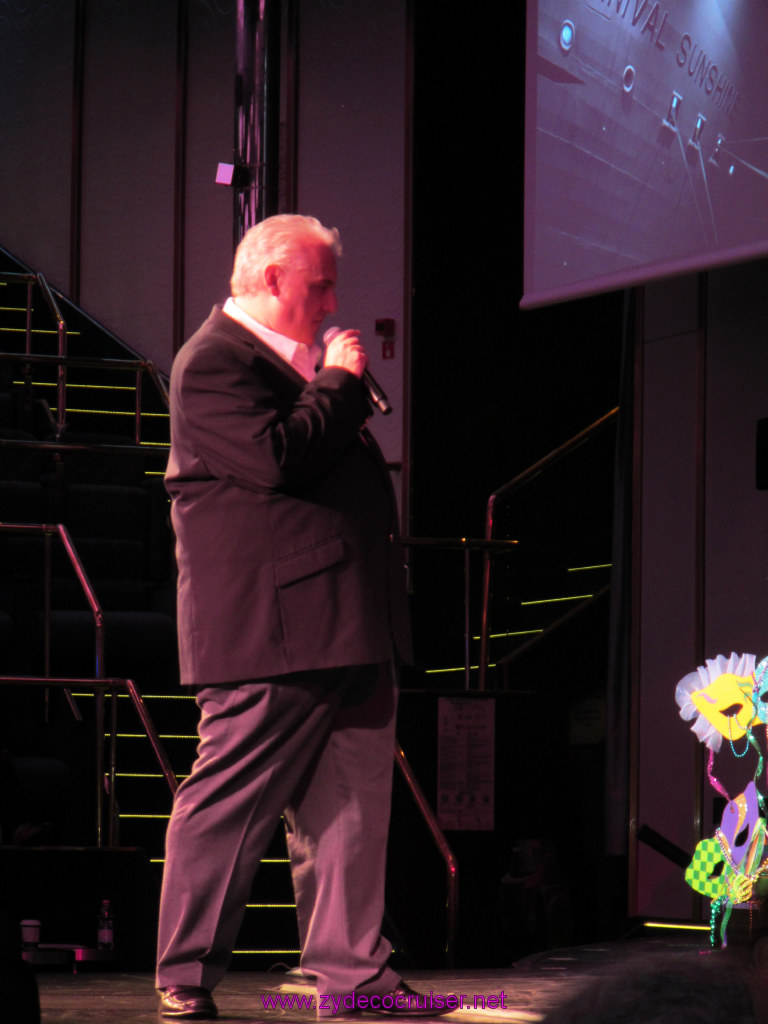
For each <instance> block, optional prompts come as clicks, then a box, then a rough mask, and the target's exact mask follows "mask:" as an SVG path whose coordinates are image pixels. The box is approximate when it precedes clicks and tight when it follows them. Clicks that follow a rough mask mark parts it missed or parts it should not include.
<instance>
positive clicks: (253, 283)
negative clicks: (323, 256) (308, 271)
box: [230, 213, 341, 297]
mask: <svg viewBox="0 0 768 1024" xmlns="http://www.w3.org/2000/svg"><path fill="white" fill-rule="evenodd" d="M318 242H319V243H320V244H322V245H327V246H328V247H329V248H330V250H331V252H332V253H333V254H334V256H341V240H340V238H339V232H338V231H337V229H336V228H327V227H325V226H324V225H323V224H321V223H320V221H319V220H318V219H317V218H316V217H303V216H301V215H300V214H297V213H283V214H278V215H277V216H275V217H267V219H266V220H263V221H260V222H259V223H258V224H255V225H254V226H253V227H252V228H249V229H248V231H246V233H245V234H244V235H243V238H242V241H241V242H240V244H239V245H238V247H237V252H236V253H235V266H234V269H233V271H232V280H231V282H230V285H231V289H232V295H233V296H235V297H237V296H238V295H253V294H255V293H256V292H257V291H258V290H259V282H260V280H261V279H262V275H263V271H264V270H265V268H266V267H268V266H269V265H270V264H276V265H277V266H279V267H289V266H293V265H295V263H296V257H297V255H298V253H299V252H300V251H301V249H302V247H303V246H304V245H306V244H308V243H309V244H312V243H318Z"/></svg>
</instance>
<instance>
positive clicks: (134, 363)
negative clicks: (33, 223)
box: [0, 271, 169, 444]
mask: <svg viewBox="0 0 768 1024" xmlns="http://www.w3.org/2000/svg"><path fill="white" fill-rule="evenodd" d="M0 280H3V281H9V282H11V283H14V282H18V283H20V284H26V285H27V318H26V331H25V342H24V356H25V359H26V362H35V363H41V364H43V363H46V362H53V363H55V364H56V367H57V371H56V431H57V434H58V435H59V436H60V435H61V434H62V433H63V431H64V430H65V429H66V414H67V400H66V386H67V368H68V367H71V366H78V367H83V366H93V367H98V368H100V369H102V368H104V367H105V366H106V367H107V368H108V369H134V368H135V370H136V415H135V438H136V444H139V443H140V441H141V427H140V424H141V381H142V374H143V373H144V372H146V373H148V374H149V377H150V379H151V380H152V383H153V384H154V385H155V388H156V389H157V392H158V394H159V395H160V398H161V400H162V401H163V403H164V405H165V407H166V409H167V408H168V406H169V401H168V389H167V387H166V385H165V383H164V381H163V379H162V377H161V375H160V372H159V370H158V369H157V367H156V366H155V364H154V363H153V362H152V361H151V360H146V359H133V360H127V359H83V358H78V357H74V358H73V357H72V356H70V355H69V353H68V351H67V347H68V342H67V324H66V321H65V319H64V317H63V316H62V313H61V308H60V306H59V303H58V302H57V301H56V296H55V295H54V293H53V291H52V289H51V288H50V286H49V284H48V282H47V280H46V278H45V275H44V274H43V273H42V272H38V273H34V272H29V273H15V272H13V271H6V272H3V273H0ZM35 285H37V286H38V287H39V289H40V293H41V295H42V297H43V299H44V301H45V304H46V305H47V306H48V309H49V310H50V312H51V315H52V316H53V319H54V320H55V322H56V335H57V353H56V355H55V356H44V355H33V354H32V294H33V290H34V287H35ZM0 358H3V359H15V360H18V359H19V358H20V354H14V353H2V354H0Z"/></svg>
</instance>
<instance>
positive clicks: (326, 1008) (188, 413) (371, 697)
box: [157, 215, 424, 1019]
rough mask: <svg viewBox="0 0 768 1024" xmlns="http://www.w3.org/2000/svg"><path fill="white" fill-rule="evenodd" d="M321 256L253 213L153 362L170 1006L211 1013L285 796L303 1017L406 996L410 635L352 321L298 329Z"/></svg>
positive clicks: (325, 268) (183, 1014)
mask: <svg viewBox="0 0 768 1024" xmlns="http://www.w3.org/2000/svg"><path fill="white" fill-rule="evenodd" d="M339 254H340V244H339V239H338V234H337V232H336V231H335V230H329V229H327V228H325V227H323V226H322V225H321V224H320V223H319V222H318V221H316V220H315V219H314V218H305V217H298V216H293V215H290V216H279V217H272V218H269V219H268V220H266V221H263V222H262V223H261V224H258V225H257V226H256V227H254V228H252V229H251V230H250V231H249V232H248V233H247V234H246V235H245V237H244V239H243V241H242V243H241V244H240V246H239V248H238V251H237V254H236V257H235V267H234V272H233V277H232V297H231V298H230V299H229V300H228V301H227V303H226V304H225V305H224V306H223V307H215V308H214V310H213V311H212V313H211V315H210V317H209V318H208V320H207V321H206V322H205V323H204V324H203V325H202V327H201V328H200V329H199V330H198V331H197V333H196V334H195V335H194V336H193V337H192V338H191V339H190V340H189V341H188V342H187V343H186V344H185V345H184V346H183V348H182V349H181V351H180V352H179V354H178V356H177V358H176V360H175V363H174V366H173V371H172V374H171V440H172V444H171V455H170V459H169V463H168V471H167V476H166V483H167V487H168V490H169V492H170V494H171V497H172V516H173V524H174V528H175V531H176V538H177V560H178V572H179V579H178V622H179V649H180V665H181V677H182V683H184V684H186V685H189V686H193V687H194V688H195V693H196V699H197V702H198V704H199V707H200V712H201V718H200V725H199V735H200V745H199V747H198V756H197V760H196V761H195V764H194V767H193V770H192V773H191V775H190V777H189V778H188V779H186V780H185V781H184V782H183V783H182V785H181V786H180V787H179V790H178V792H177V795H176V799H175V801H174V808H173V813H172V815H171V821H170V824H169V826H168V834H167V842H166V864H165V874H164V879H163V891H162V898H161V907H160V922H159V952H158V967H157V986H158V989H159V990H160V994H161V1012H162V1014H163V1015H164V1016H166V1017H174V1018H187V1019H189V1018H198V1019H200V1018H206V1017H213V1016H215V1015H216V1006H215V1004H214V1002H213V999H212V997H211V994H210V993H211V990H212V989H213V988H214V987H215V985H216V984H217V983H218V982H219V981H220V980H221V978H222V977H223V975H224V973H225V972H226V969H227V965H228V962H229V959H230V956H231V951H232V946H233V943H234V941H235V938H236V935H237V932H238V928H239V925H240V922H241V919H242V915H243V910H244V906H245V903H246V900H247V898H248V896H249V893H250V887H251V883H252V880H253V876H254V874H255V872H256V870H257V868H258V866H259V862H260V859H261V857H262V856H263V855H264V852H265V850H266V847H267V844H268V843H269V841H270V839H271V837H272V834H273V832H274V830H275V828H276V826H277V824H278V822H279V820H280V815H281V814H284V816H285V821H286V823H287V836H288V850H289V855H290V859H291V870H292V875H293V882H294V889H295V895H296V904H297V913H298V920H299V931H300V937H301V944H302V961H301V963H302V968H303V970H304V971H305V972H306V973H307V974H308V975H310V976H314V977H315V978H316V983H317V994H318V997H319V998H318V1015H319V1016H323V1015H326V1014H327V1015H330V1014H331V1012H332V1008H333V1006H334V1005H336V1006H337V1008H338V999H339V997H341V996H348V995H349V994H353V995H355V996H356V997H359V996H367V997H375V998H374V999H373V1000H372V1001H373V1002H374V1003H375V1004H376V1005H378V1004H379V1003H380V1002H382V1000H381V998H380V997H383V996H386V997H387V998H386V999H385V1000H383V1004H384V1005H383V1007H382V1008H383V1009H386V1008H388V1007H390V1008H391V1009H393V1010H394V1012H397V1011H398V1010H399V1011H400V1012H404V1011H405V1010H406V1009H407V1005H406V1004H407V1002H408V999H407V998H404V994H405V995H406V996H407V994H408V993H410V990H409V989H408V988H407V986H405V985H404V983H403V982H402V981H401V979H400V978H399V977H398V975H397V974H396V973H395V972H393V971H392V970H391V968H390V967H388V965H387V959H388V955H389V952H390V945H389V943H388V942H387V941H386V939H385V938H384V937H383V936H382V935H381V932H380V929H381V923H382V917H383V910H384V902H383V890H384V868H385V848H386V837H387V830H388V822H389V808H390V792H391V782H392V756H393V753H392V752H393V742H394V722H395V708H396V690H395V684H394V680H393V675H392V668H391V666H392V663H393V660H394V659H396V658H397V657H401V658H406V659H407V658H408V657H409V655H410V636H409V629H408V622H407V609H406V596H405V588H404V581H403V558H402V552H401V549H400V545H399V542H398V539H397V536H398V531H397V516H396V508H395V504H394V500H393V494H392V488H391V484H390V480H389V476H388V473H387V468H386V465H385V463H384V460H383V458H382V456H381V453H380V451H379V449H378V447H377V446H376V444H375V442H374V441H373V439H372V438H371V436H370V435H369V434H368V433H367V431H366V430H365V429H364V428H365V423H366V420H367V418H368V417H369V416H370V414H371V407H370V405H369V402H368V399H367V396H366V392H365V388H364V386H363V384H362V382H361V376H362V374H363V371H364V369H365V365H366V356H365V352H364V350H363V347H362V344H361V342H360V337H359V332H358V331H354V330H345V331H341V332H339V333H338V334H337V335H336V336H335V337H334V338H333V340H332V341H330V343H329V344H328V346H327V348H326V350H325V354H324V357H323V356H322V352H321V350H320V349H319V348H317V346H316V344H315V339H316V335H317V333H318V330H319V328H320V325H321V324H322V322H323V320H324V319H325V318H326V317H327V316H328V315H329V314H332V313H334V312H335V311H336V295H335V286H336V257H337V256H338V255H339ZM321 358H322V368H321V369H320V370H319V371H317V372H316V371H315V366H316V364H317V361H318V360H319V359H321ZM414 1008H417V1007H415V1006H414ZM411 1012H412V1011H411ZM423 1012H424V1010H422V1013H423Z"/></svg>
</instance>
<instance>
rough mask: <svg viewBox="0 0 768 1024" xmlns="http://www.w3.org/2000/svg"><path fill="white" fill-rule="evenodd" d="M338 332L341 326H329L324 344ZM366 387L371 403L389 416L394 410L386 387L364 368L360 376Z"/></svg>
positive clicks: (331, 339)
mask: <svg viewBox="0 0 768 1024" xmlns="http://www.w3.org/2000/svg"><path fill="white" fill-rule="evenodd" d="M337 334H341V328H340V327H329V328H328V330H327V331H326V332H325V334H324V335H323V344H325V345H328V344H329V343H330V342H331V341H333V339H334V338H335V337H336V335H337ZM360 379H361V380H362V382H363V386H364V387H365V390H366V393H367V395H368V398H369V399H370V402H371V405H373V406H374V407H375V408H376V409H378V410H379V412H380V413H381V414H382V415H383V416H389V414H390V413H391V412H392V406H391V405H390V404H389V399H388V398H387V396H386V393H385V391H384V388H383V387H382V386H381V385H380V384H377V383H376V380H375V378H374V377H373V375H372V374H370V373H369V372H368V371H367V370H363V376H362V377H361V378H360Z"/></svg>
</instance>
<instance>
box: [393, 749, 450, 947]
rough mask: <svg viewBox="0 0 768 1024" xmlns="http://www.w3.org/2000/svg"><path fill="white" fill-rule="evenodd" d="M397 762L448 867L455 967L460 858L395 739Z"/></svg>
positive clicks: (446, 903)
mask: <svg viewBox="0 0 768 1024" xmlns="http://www.w3.org/2000/svg"><path fill="white" fill-rule="evenodd" d="M395 761H396V762H397V766H398V768H399V769H400V771H401V773H402V775H403V778H404V779H405V783H406V785H407V786H408V789H409V790H410V791H411V795H412V796H413V799H414V800H415V802H416V806H417V807H418V808H419V811H420V812H421V816H422V817H423V818H424V821H425V822H426V824H427V828H428V829H429V831H430V833H431V835H432V838H433V839H434V841H435V845H436V846H437V848H438V850H439V851H440V855H441V857H442V858H443V860H444V862H445V868H446V900H445V912H446V941H445V957H446V961H447V965H448V967H453V956H454V949H455V944H456V922H457V920H458V909H459V865H458V864H457V863H456V858H455V857H454V855H453V851H452V850H451V848H450V846H449V845H448V840H447V839H446V838H445V835H444V834H443V831H442V829H441V828H440V824H439V822H438V820H437V818H436V817H435V814H434V812H433V810H432V808H431V807H430V806H429V801H428V800H427V798H426V796H425V795H424V791H423V789H422V788H421V786H420V785H419V782H418V780H417V778H416V776H415V775H414V773H413V769H412V768H411V766H410V764H409V763H408V758H407V757H406V756H405V751H404V750H403V748H402V747H401V746H400V744H399V743H398V742H397V741H395Z"/></svg>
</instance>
